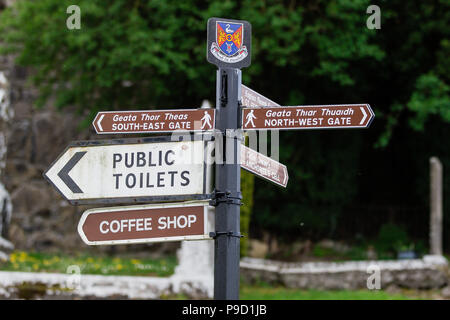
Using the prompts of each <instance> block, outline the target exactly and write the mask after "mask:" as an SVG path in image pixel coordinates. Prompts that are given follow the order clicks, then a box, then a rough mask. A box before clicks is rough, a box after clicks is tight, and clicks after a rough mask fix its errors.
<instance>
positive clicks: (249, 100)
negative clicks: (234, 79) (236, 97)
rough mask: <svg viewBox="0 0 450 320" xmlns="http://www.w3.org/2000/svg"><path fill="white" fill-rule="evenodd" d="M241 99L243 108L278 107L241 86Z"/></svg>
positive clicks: (260, 95)
mask: <svg viewBox="0 0 450 320" xmlns="http://www.w3.org/2000/svg"><path fill="white" fill-rule="evenodd" d="M241 99H242V105H243V106H244V107H261V106H264V107H279V106H280V105H279V104H278V103H276V102H273V101H272V100H270V99H268V98H266V97H264V96H263V95H262V94H259V93H258V92H256V91H254V90H252V89H250V88H249V87H246V86H244V85H241Z"/></svg>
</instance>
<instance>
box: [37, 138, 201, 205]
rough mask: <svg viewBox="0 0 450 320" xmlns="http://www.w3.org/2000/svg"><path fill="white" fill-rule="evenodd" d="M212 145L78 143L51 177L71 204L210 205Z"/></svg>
mask: <svg viewBox="0 0 450 320" xmlns="http://www.w3.org/2000/svg"><path fill="white" fill-rule="evenodd" d="M207 143H208V141H203V140H197V141H181V142H178V141H176V142H174V141H170V137H155V138H142V139H123V140H98V141H80V142H75V143H72V144H71V145H70V146H69V147H68V148H67V149H66V150H65V151H64V152H63V153H62V154H61V155H60V156H59V158H58V159H57V160H56V161H55V162H54V163H53V164H52V166H51V167H50V168H49V169H48V170H47V172H45V177H46V178H48V180H50V182H51V183H52V184H53V185H54V186H55V187H56V189H57V190H58V191H59V192H60V193H61V194H62V195H63V196H64V197H65V198H66V199H67V200H68V201H69V202H70V203H71V204H94V203H109V204H111V203H130V202H131V203H136V202H154V201H167V200H192V199H205V198H207V195H205V188H206V181H205V180H206V174H205V171H206V163H209V162H207V161H209V160H208V159H207V158H206V157H207V154H208V153H207V152H205V149H206V144H207Z"/></svg>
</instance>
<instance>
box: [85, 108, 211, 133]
mask: <svg viewBox="0 0 450 320" xmlns="http://www.w3.org/2000/svg"><path fill="white" fill-rule="evenodd" d="M92 124H93V126H94V128H95V131H97V133H98V134H111V133H158V132H172V131H175V130H189V131H209V130H213V129H214V126H215V109H191V110H189V109H187V110H150V111H102V112H99V113H97V116H96V117H95V119H94V121H93V122H92Z"/></svg>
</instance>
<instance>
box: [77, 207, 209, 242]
mask: <svg viewBox="0 0 450 320" xmlns="http://www.w3.org/2000/svg"><path fill="white" fill-rule="evenodd" d="M211 214H212V211H211V212H209V211H208V202H193V203H192V202H185V203H167V204H158V205H141V206H128V207H109V208H100V209H90V210H87V211H85V212H84V213H83V216H82V217H81V220H80V222H79V224H78V233H79V234H80V236H81V238H82V239H83V241H84V242H85V243H86V244H88V245H106V244H128V243H146V242H163V241H181V240H202V239H211V238H210V235H209V232H212V231H213V230H210V229H212V228H210V226H211V225H212V223H209V220H211V217H210V216H209V215H211Z"/></svg>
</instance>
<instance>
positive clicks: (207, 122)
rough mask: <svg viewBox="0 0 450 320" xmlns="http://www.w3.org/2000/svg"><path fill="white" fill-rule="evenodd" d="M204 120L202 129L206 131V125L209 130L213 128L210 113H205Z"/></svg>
mask: <svg viewBox="0 0 450 320" xmlns="http://www.w3.org/2000/svg"><path fill="white" fill-rule="evenodd" d="M201 120H202V127H201V128H200V129H202V130H203V129H204V128H205V126H206V125H208V127H209V128H207V129H211V128H212V124H211V116H210V115H209V113H208V111H205V115H204V116H203V118H202V119H201Z"/></svg>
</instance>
